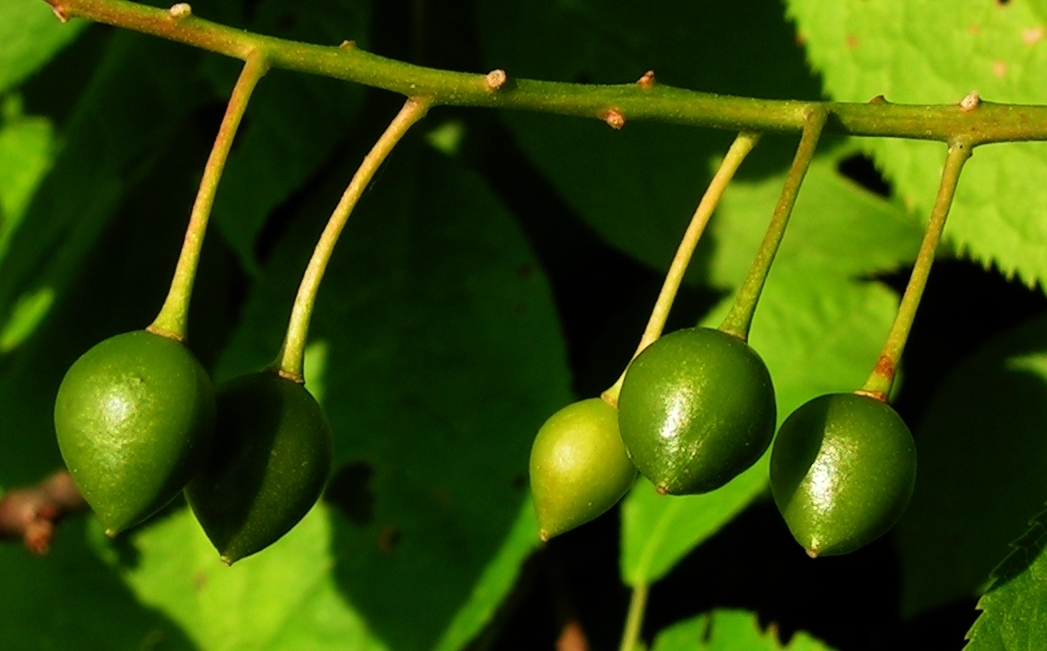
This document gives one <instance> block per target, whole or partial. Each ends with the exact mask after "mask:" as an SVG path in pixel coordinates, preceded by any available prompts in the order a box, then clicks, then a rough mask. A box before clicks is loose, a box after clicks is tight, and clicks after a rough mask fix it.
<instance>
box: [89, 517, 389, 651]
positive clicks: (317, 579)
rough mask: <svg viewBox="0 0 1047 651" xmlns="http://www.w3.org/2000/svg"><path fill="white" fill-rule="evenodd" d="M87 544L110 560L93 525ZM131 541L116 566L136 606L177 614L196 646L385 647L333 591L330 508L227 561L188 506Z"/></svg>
mask: <svg viewBox="0 0 1047 651" xmlns="http://www.w3.org/2000/svg"><path fill="white" fill-rule="evenodd" d="M96 529H98V532H97V535H96V538H95V539H96V546H97V548H98V549H99V552H100V554H101V555H102V556H103V558H109V560H110V562H113V563H114V564H116V566H117V567H119V562H120V554H119V548H117V547H114V546H113V544H112V543H110V542H107V541H106V540H105V536H104V534H102V532H101V528H100V527H96ZM132 538H133V540H132V544H133V547H132V550H133V552H132V553H133V559H134V562H133V563H131V564H129V565H127V566H125V567H124V568H123V569H122V573H123V575H124V578H125V579H126V580H127V583H128V585H129V586H130V587H131V588H132V589H133V590H134V593H135V595H136V596H137V597H138V599H139V600H140V601H141V602H142V603H143V604H145V605H148V606H151V607H153V608H155V609H157V610H158V611H160V612H163V613H165V614H166V615H167V616H168V617H170V618H171V619H172V620H173V621H175V622H177V623H178V624H179V625H180V626H181V627H182V630H184V631H185V632H186V634H187V635H188V636H189V637H190V638H191V639H192V641H193V643H194V644H195V646H196V648H198V649H200V650H201V651H208V650H212V649H258V650H267V649H301V648H312V649H344V648H352V649H361V650H371V649H373V650H375V651H377V650H378V649H386V648H388V647H386V646H385V645H384V644H382V643H381V641H380V640H377V639H375V638H374V637H372V635H371V633H370V632H369V631H368V627H367V625H366V622H364V621H363V620H362V619H361V618H360V616H359V615H358V614H357V613H356V612H355V611H354V610H353V608H352V607H351V605H349V604H347V603H346V602H345V600H344V598H343V597H342V596H341V595H340V594H339V591H338V587H337V585H336V584H335V580H334V577H333V576H332V574H331V571H330V564H329V562H323V561H324V559H330V558H331V555H332V550H331V549H330V546H331V542H332V541H331V522H330V513H329V509H327V508H324V507H323V506H318V507H316V508H314V509H313V510H312V511H311V512H310V514H309V515H308V516H307V517H306V518H305V519H304V520H303V521H302V522H301V523H299V525H298V526H297V527H295V528H294V529H293V530H292V531H291V533H289V534H288V535H287V536H285V537H284V538H282V539H281V540H280V541H279V542H277V543H276V544H274V545H273V546H272V547H270V548H269V549H267V550H266V551H265V552H264V553H261V554H256V555H255V556H252V557H249V558H246V559H244V560H242V561H240V562H239V563H237V564H236V565H234V566H233V567H226V566H225V565H224V564H223V563H222V562H221V561H220V560H219V559H218V556H217V554H216V553H215V550H214V547H213V546H212V545H211V542H210V541H209V540H208V539H207V537H206V536H205V535H204V533H203V531H202V530H201V529H200V526H199V525H198V524H197V523H196V520H195V519H194V518H193V516H192V513H191V512H190V511H189V510H188V509H184V508H183V509H180V510H178V511H177V512H176V513H175V514H173V515H171V516H170V517H167V518H164V519H162V520H160V521H159V522H155V523H154V524H152V525H151V526H149V527H146V528H144V529H142V530H140V531H139V532H138V533H136V534H135V535H134V536H133V537H132Z"/></svg>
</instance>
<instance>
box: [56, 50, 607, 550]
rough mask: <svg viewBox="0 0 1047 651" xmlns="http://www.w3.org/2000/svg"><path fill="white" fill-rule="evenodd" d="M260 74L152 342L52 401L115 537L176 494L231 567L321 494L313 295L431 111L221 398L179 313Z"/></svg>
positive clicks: (126, 338) (98, 357)
mask: <svg viewBox="0 0 1047 651" xmlns="http://www.w3.org/2000/svg"><path fill="white" fill-rule="evenodd" d="M267 67H268V66H267V64H266V61H265V55H264V54H261V53H255V54H253V55H252V56H250V57H248V59H247V63H246V64H245V66H244V70H243V72H242V73H241V76H240V79H239V81H238V82H237V85H236V87H235V88H234V90H233V93H232V97H231V98H230V101H229V108H228V110H227V111H226V115H225V119H224V120H223V122H222V125H221V127H220V129H219V133H218V137H217V138H216V140H215V146H214V148H213V149H212V152H211V157H210V159H209V160H208V162H207V166H206V168H205V171H204V176H203V179H202V180H201V183H200V191H199V193H198V195H197V199H196V203H195V204H194V206H193V213H192V216H191V217H190V220H189V228H188V232H187V234H186V237H185V243H184V245H183V249H182V253H181V256H180V257H179V260H178V266H177V268H176V270H175V275H174V280H173V281H172V284H171V290H170V292H169V294H168V297H167V300H166V301H165V303H164V306H163V308H161V311H160V314H159V315H158V316H157V318H156V320H155V321H153V323H152V324H151V325H150V326H149V327H148V328H147V329H145V330H139V331H134V332H129V333H125V334H121V335H117V336H115V337H112V338H110V339H106V340H105V341H103V342H101V343H99V344H97V345H96V346H94V347H93V348H91V349H90V350H89V351H87V352H86V353H85V354H84V355H83V356H82V357H80V359H78V360H77V361H76V362H75V363H74V364H73V365H72V367H71V368H70V369H69V371H68V372H67V373H66V376H65V378H64V379H63V381H62V384H61V386H60V388H59V391H58V396H57V399H56V401H55V430H56V433H57V436H58V445H59V448H60V450H61V453H62V457H63V459H64V460H65V463H66V465H67V466H68V468H69V472H70V474H71V475H72V477H73V479H74V480H75V482H76V485H77V487H78V488H79V489H80V492H81V493H82V494H83V496H84V499H85V500H86V501H87V503H88V504H89V505H90V506H91V508H92V509H93V510H94V511H95V513H96V515H97V516H98V519H99V520H100V521H101V522H102V524H103V526H104V527H105V531H106V533H107V534H108V535H109V536H115V535H117V534H118V533H120V532H121V531H124V530H126V529H128V528H129V527H132V526H134V525H136V524H138V523H140V522H142V521H143V520H145V519H146V518H148V517H149V516H150V515H152V514H154V513H156V512H157V511H158V510H159V509H161V508H162V507H163V506H164V505H165V504H167V503H168V502H170V501H171V500H172V499H173V498H174V497H175V496H176V495H178V494H179V493H181V492H183V491H184V493H185V498H186V501H188V503H189V506H190V507H191V508H192V511H193V513H194V514H195V515H196V518H197V520H198V521H199V522H200V525H201V526H202V527H203V530H204V532H205V533H206V534H207V536H208V538H210V540H211V542H212V543H214V546H215V547H216V549H217V550H218V553H219V554H220V556H221V559H222V560H223V561H224V562H225V563H226V564H230V565H231V564H232V563H233V562H235V561H237V560H239V559H241V558H244V557H245V556H249V555H251V554H254V553H256V552H258V551H260V550H262V549H264V548H266V547H268V546H269V545H271V544H272V543H274V542H276V541H277V540H279V539H280V538H281V537H282V536H283V535H284V534H286V533H287V532H288V531H290V530H291V528H292V527H294V526H295V524H297V523H298V522H299V521H300V520H301V519H302V518H303V517H304V516H305V515H306V513H308V511H309V510H310V509H311V508H312V506H313V505H314V504H315V503H316V501H317V499H319V497H320V494H321V493H322V491H323V489H324V485H325V484H326V483H327V478H328V476H329V474H330V472H331V466H332V459H333V447H334V445H333V436H332V430H331V425H330V423H329V422H328V420H327V416H326V415H325V414H324V411H323V409H322V408H321V406H320V405H319V404H318V403H317V402H316V400H315V399H314V398H313V397H312V395H311V394H310V393H309V392H308V391H307V390H306V389H305V386H304V377H303V364H304V354H305V352H304V351H305V341H306V334H307V331H308V325H309V319H310V316H311V314H312V309H313V306H314V304H315V300H316V293H317V290H318V288H319V284H320V280H321V279H322V277H323V273H324V270H325V269H326V266H327V262H328V260H329V259H330V255H331V252H332V250H333V248H334V244H335V242H336V241H337V239H338V235H339V234H340V232H341V230H342V228H343V227H344V225H345V222H346V220H347V219H348V216H349V214H350V212H351V211H352V209H353V207H354V206H355V204H356V201H357V200H358V199H359V197H360V195H361V194H362V193H363V190H364V188H365V187H366V186H367V183H368V182H369V181H370V179H371V178H372V176H373V174H374V172H375V171H376V170H377V168H378V166H379V165H380V164H381V162H382V161H383V160H384V159H385V157H386V156H387V155H388V153H389V152H390V151H391V150H392V148H393V146H394V145H395V144H396V143H397V142H398V141H399V139H400V138H401V137H402V136H403V135H404V133H406V131H407V129H408V128H409V127H410V126H411V125H412V124H414V123H415V122H416V121H417V120H419V119H420V118H421V117H422V116H423V115H425V112H426V110H427V108H428V105H427V104H426V103H425V102H423V101H418V100H414V99H409V100H408V101H407V103H406V104H405V105H404V108H403V109H402V110H401V111H400V113H399V114H398V115H397V116H396V118H395V119H394V120H393V122H392V123H391V124H390V126H389V128H388V129H387V130H386V132H385V133H384V134H383V135H382V137H381V138H380V139H379V140H378V142H377V143H376V144H375V146H374V148H373V149H372V151H371V152H370V154H368V156H367V157H366V158H365V159H364V162H363V163H362V164H361V166H360V168H359V170H358V171H357V173H356V174H355V175H354V177H353V179H352V181H351V182H350V184H349V186H348V188H347V189H346V191H345V194H344V195H343V197H342V200H341V201H340V202H339V204H338V207H337V208H336V209H335V211H334V213H333V214H332V216H331V219H330V221H329V222H328V225H327V228H326V229H325V230H324V233H323V235H322V236H321V238H320V241H319V243H318V244H317V246H316V249H315V251H314V254H313V257H312V259H311V260H310V261H309V265H308V267H307V269H306V271H305V274H304V275H303V278H302V283H301V285H300V287H299V291H298V295H297V296H296V298H295V304H294V307H293V309H292V311H291V321H290V323H289V325H288V328H287V334H286V335H285V337H284V343H283V346H282V347H281V349H280V352H279V354H278V356H277V359H276V361H275V362H273V364H271V365H270V366H269V367H267V368H265V369H263V370H260V371H257V372H254V373H250V374H247V375H243V376H240V377H237V378H234V379H232V380H230V381H228V382H226V383H225V384H223V385H221V386H219V387H218V388H217V390H215V389H214V388H212V384H211V380H210V378H209V377H208V375H207V372H206V371H205V370H204V368H203V367H202V366H201V365H200V362H199V361H197V359H196V358H195V357H194V356H193V354H192V353H191V352H190V351H189V349H188V348H187V347H186V345H185V338H186V330H187V324H186V321H187V319H186V314H187V312H188V306H189V297H190V295H191V292H192V284H193V280H194V277H195V274H196V268H197V263H198V261H199V254H200V247H201V246H202V242H203V235H204V231H205V229H206V224H207V220H208V217H209V214H210V210H211V206H212V204H213V200H214V195H215V189H216V187H217V184H218V180H219V177H220V176H221V173H222V168H223V166H224V163H225V160H226V157H227V156H228V153H229V150H230V147H231V144H232V140H233V138H234V136H235V132H236V129H237V126H238V125H239V122H240V119H241V117H242V116H243V113H244V110H245V109H246V106H247V102H248V100H249V99H250V95H251V92H252V91H253V89H254V86H255V84H256V83H257V81H258V80H259V79H260V78H261V76H262V75H263V74H264V73H265V71H266V69H267ZM616 497H620V496H616Z"/></svg>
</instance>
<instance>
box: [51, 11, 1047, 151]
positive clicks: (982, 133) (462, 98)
mask: <svg viewBox="0 0 1047 651" xmlns="http://www.w3.org/2000/svg"><path fill="white" fill-rule="evenodd" d="M45 1H46V2H47V3H48V4H50V5H51V7H52V8H53V9H54V12H55V14H56V15H57V16H58V17H59V18H60V19H62V20H68V19H70V18H74V17H78V18H86V19H88V20H93V21H96V22H100V23H105V24H108V25H114V26H116V27H123V28H127V29H132V30H135V31H138V32H143V33H146V34H152V35H154V36H160V37H163V38H167V39H170V40H172V41H177V42H180V43H185V44H187V45H192V46H194V47H199V48H202V49H205V50H210V51H212V52H217V53H219V54H224V55H226V56H231V57H236V58H240V59H246V58H247V57H248V56H249V55H250V53H251V52H253V51H255V50H264V51H266V52H268V53H269V56H270V60H269V63H270V64H271V65H273V66H275V67H280V68H287V69H289V70H298V71H300V72H307V73H311V74H316V75H322V76H327V77H334V78H337V79H344V80H346V81H352V82H356V83H359V84H365V85H367V86H373V87H376V88H384V89H386V90H390V91H394V92H397V93H400V94H402V95H405V96H408V97H418V96H422V97H428V98H430V101H431V105H432V106H438V105H454V106H487V107H498V108H507V109H522V110H528V111H541V112H545V113H557V114H561V115H575V116H581V117H589V118H596V119H600V120H607V118H608V117H610V116H615V119H614V120H608V122H609V123H613V124H615V125H618V127H621V126H623V125H625V124H626V123H627V122H628V121H631V120H658V121H662V122H672V123H676V124H687V125H692V126H705V127H714V128H718V129H727V130H731V131H762V132H766V131H799V130H801V129H803V128H804V124H805V122H806V112H807V110H808V109H809V107H811V106H812V104H811V103H810V102H801V101H792V100H785V101H780V100H777V101H776V100H764V99H754V98H746V97H731V96H727V95H715V94H711V93H699V92H695V91H689V90H683V89H679V88H673V87H670V86H665V85H662V84H651V83H642V82H643V79H641V83H632V84H621V85H591V84H569V83H561V82H550V81H533V80H529V79H513V80H511V83H506V84H501V85H498V87H492V86H491V85H490V84H488V83H487V81H486V76H485V75H482V74H468V73H460V72H450V71H447V70H437V69H434V68H426V67H422V66H416V65H411V64H408V63H403V62H400V61H395V60H392V59H386V58H384V57H380V56H377V55H374V54H370V53H368V52H364V51H362V50H360V49H359V48H355V47H338V46H333V45H332V46H322V45H311V44H308V43H299V42H296V41H289V40H285V39H280V38H274V37H271V36H262V35H260V34H254V33H251V32H247V31H244V30H240V29H234V28H231V27H226V26H224V25H219V24H217V23H213V22H210V21H207V20H204V19H202V18H198V17H196V16H194V15H192V14H191V12H188V11H187V10H185V9H183V10H182V11H179V12H174V11H171V10H165V9H158V8H155V7H148V6H146V5H141V4H137V3H134V2H127V1H126V0H45ZM509 72H510V74H511V72H512V71H509ZM818 106H821V107H822V108H823V109H825V110H826V111H828V112H829V113H830V114H831V115H832V116H833V119H832V121H831V122H829V123H828V124H827V125H826V132H827V133H833V134H846V135H854V136H888V137H898V138H913V139H920V140H939V141H942V142H953V141H955V140H959V139H962V140H964V141H965V142H968V143H969V144H971V145H972V146H973V145H976V144H981V143H987V142H1005V141H1006V142H1011V141H1019V140H1047V106H1028V105H1018V104H995V103H992V102H985V101H981V102H979V103H978V104H977V105H976V106H975V107H974V108H970V107H967V106H961V105H960V103H959V102H958V103H956V104H949V105H905V104H892V103H890V102H885V101H882V99H881V98H877V99H876V100H874V101H870V102H867V103H854V102H821V103H819V104H818Z"/></svg>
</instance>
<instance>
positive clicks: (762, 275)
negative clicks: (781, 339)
mask: <svg viewBox="0 0 1047 651" xmlns="http://www.w3.org/2000/svg"><path fill="white" fill-rule="evenodd" d="M828 117H829V112H828V111H827V110H826V108H825V107H824V106H812V107H810V108H809V109H808V111H807V115H806V118H805V120H804V126H803V135H801V136H800V145H799V146H798V147H797V148H796V156H795V157H794V158H793V163H792V167H790V168H789V174H788V175H787V176H786V177H785V185H784V186H782V193H781V195H780V196H779V197H778V204H777V205H776V206H775V207H774V213H773V214H772V215H771V223H770V225H769V226H768V227H767V234H766V235H764V238H763V242H762V243H761V244H760V250H759V251H757V252H756V258H755V259H754V260H753V264H752V266H751V267H750V268H749V275H748V276H747V277H746V279H745V282H743V283H742V286H741V287H740V288H739V289H738V296H737V297H735V299H734V305H732V306H731V311H730V312H728V313H727V316H726V317H725V318H724V320H723V323H721V324H720V330H722V331H723V332H726V333H727V334H731V335H734V336H736V337H738V338H739V339H741V340H742V341H747V340H748V339H749V328H750V327H751V326H752V322H753V315H754V314H755V313H756V305H757V304H758V303H759V302H760V293H761V292H763V286H764V283H766V282H767V274H768V273H769V272H770V270H771V263H772V262H774V256H775V255H776V254H777V253H778V246H779V245H780V244H781V243H782V237H783V236H784V235H785V227H786V226H788V225H789V217H790V216H791V215H792V212H793V206H795V205H796V197H797V196H799V194H800V186H801V185H803V179H804V177H805V176H806V175H807V170H808V168H810V166H811V160H812V159H813V158H814V150H815V149H816V148H817V146H818V138H819V137H820V136H821V134H822V128H823V127H824V126H825V122H826V120H827V119H828Z"/></svg>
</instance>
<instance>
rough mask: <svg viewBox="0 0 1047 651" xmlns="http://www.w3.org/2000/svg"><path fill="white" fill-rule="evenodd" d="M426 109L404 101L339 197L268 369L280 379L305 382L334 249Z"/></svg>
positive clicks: (418, 101)
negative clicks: (312, 324) (314, 321)
mask: <svg viewBox="0 0 1047 651" xmlns="http://www.w3.org/2000/svg"><path fill="white" fill-rule="evenodd" d="M429 105H430V101H429V100H428V98H418V97H410V98H408V99H407V102H405V103H404V105H403V108H401V109H400V112H399V113H397V115H396V117H395V118H393V121H392V122H391V123H390V124H389V126H388V127H387V128H386V130H385V132H384V133H383V134H382V135H381V137H380V138H378V142H376V143H375V145H374V147H373V148H372V149H371V151H370V152H369V153H368V154H367V156H366V157H365V158H364V160H363V162H362V163H360V167H359V168H358V169H357V170H356V174H354V175H353V178H352V180H351V181H350V182H349V186H348V187H347V188H346V189H345V192H344V193H343V194H342V198H341V199H340V200H339V201H338V205H337V206H336V207H335V209H334V212H333V213H331V217H330V219H329V220H328V221H327V226H325V227H324V232H323V233H322V234H321V235H320V240H319V241H318V242H317V243H316V248H315V249H313V255H312V257H311V258H310V259H309V265H308V266H307V267H306V270H305V274H304V275H303V276H302V283H301V284H300V285H299V286H298V294H297V296H295V299H294V307H292V308H291V321H290V323H289V324H288V326H287V334H286V335H285V336H284V342H283V345H282V346H281V347H280V353H279V355H277V358H276V361H274V362H273V364H272V365H271V366H270V368H271V369H272V370H274V371H276V372H277V373H279V374H280V375H281V376H282V377H285V378H287V379H289V380H293V381H294V382H298V383H299V384H302V383H303V382H304V378H303V375H302V367H303V364H304V360H305V343H306V338H307V336H308V334H309V319H310V318H311V317H312V313H313V305H314V304H315V303H316V292H317V291H318V290H319V289H320V281H321V280H322V279H323V276H324V271H325V270H326V269H327V263H328V262H329V261H330V259H331V253H332V252H333V251H334V245H335V244H336V243H337V242H338V236H339V235H340V234H341V233H342V229H343V228H344V227H345V224H346V222H347V221H348V220H349V215H350V213H352V211H353V208H354V207H355V206H356V203H357V201H359V200H360V196H361V195H362V194H363V192H364V190H365V189H367V185H368V184H369V183H370V182H371V179H372V178H373V177H374V174H375V172H376V171H378V168H379V167H380V166H381V165H382V162H383V161H385V159H386V157H387V156H388V155H389V152H391V151H392V150H393V147H395V146H396V143H398V142H399V141H400V139H401V138H403V136H404V134H405V133H407V130H408V129H410V128H411V126H412V125H413V124H414V123H415V122H417V121H418V120H420V119H421V118H422V117H424V116H425V113H426V111H428V110H429Z"/></svg>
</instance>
